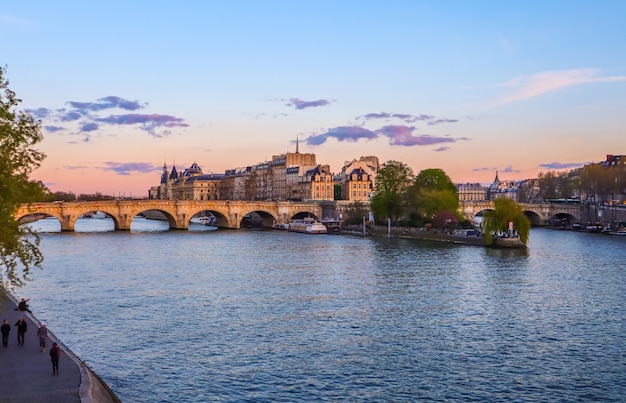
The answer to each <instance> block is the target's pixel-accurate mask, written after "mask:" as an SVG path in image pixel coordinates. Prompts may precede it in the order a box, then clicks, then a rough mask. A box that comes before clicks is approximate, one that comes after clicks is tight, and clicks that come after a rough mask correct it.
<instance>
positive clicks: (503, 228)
mask: <svg viewBox="0 0 626 403" xmlns="http://www.w3.org/2000/svg"><path fill="white" fill-rule="evenodd" d="M493 206H494V209H493V210H490V211H486V212H485V214H484V216H483V231H484V232H485V240H486V242H487V245H491V244H493V237H494V235H497V234H504V233H507V232H508V231H509V223H513V228H514V231H516V233H517V235H518V236H519V239H520V241H521V242H522V243H523V244H524V245H527V244H528V235H529V234H530V220H529V219H528V217H526V216H525V215H524V212H523V211H522V208H521V207H520V206H519V205H518V204H517V203H516V202H515V201H513V200H511V199H509V198H506V197H499V198H497V199H495V200H494V201H493Z"/></svg>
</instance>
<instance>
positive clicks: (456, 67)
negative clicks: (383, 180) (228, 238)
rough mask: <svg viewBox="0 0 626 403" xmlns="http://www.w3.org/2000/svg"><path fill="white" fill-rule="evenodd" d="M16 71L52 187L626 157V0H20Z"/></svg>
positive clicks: (540, 168) (140, 191)
mask: <svg viewBox="0 0 626 403" xmlns="http://www.w3.org/2000/svg"><path fill="white" fill-rule="evenodd" d="M0 36H1V37H2V41H0V65H2V66H5V67H6V72H5V73H6V74H5V76H6V77H5V78H8V80H9V88H10V89H11V90H13V91H14V92H16V94H17V97H18V98H21V99H22V103H21V104H20V106H19V108H20V109H22V110H26V111H29V112H30V113H32V114H33V115H34V116H35V117H36V118H37V119H40V120H41V122H42V133H43V136H44V140H43V141H42V142H41V143H39V144H38V145H37V146H36V148H37V149H38V150H40V151H42V152H44V153H45V154H46V155H47V157H46V159H45V160H44V161H43V163H42V165H41V167H39V168H38V169H37V170H36V171H35V172H34V173H33V179H37V180H41V181H43V182H44V183H45V184H46V186H48V187H49V188H50V189H51V190H52V191H62V192H73V193H76V194H80V193H88V194H91V193H97V192H100V193H102V194H108V195H115V196H125V197H147V194H148V189H149V188H150V186H155V185H158V183H159V181H160V175H161V173H162V171H163V165H164V164H166V165H167V167H168V169H171V167H172V166H173V165H175V166H176V168H177V169H178V170H179V171H180V170H183V169H185V168H187V167H189V166H190V165H191V164H192V163H193V162H196V163H197V164H198V165H199V166H200V167H201V168H202V169H203V171H204V172H205V173H209V172H213V173H223V172H224V171H225V170H227V169H233V168H238V167H246V166H251V165H254V164H257V163H259V162H264V161H269V160H271V159H272V156H274V155H280V154H284V153H286V152H295V150H296V142H297V143H298V147H299V151H300V152H301V153H314V154H316V157H317V162H318V163H319V164H328V165H330V167H331V171H332V172H334V173H339V172H340V171H341V168H342V166H343V165H344V163H345V162H346V161H351V160H353V159H359V158H360V157H361V156H369V155H375V156H377V157H378V158H379V159H380V162H381V163H384V162H386V161H391V160H394V161H400V162H403V163H405V164H407V165H408V166H409V167H410V168H411V169H412V170H413V172H414V173H415V174H417V173H419V172H420V171H421V170H423V169H429V168H440V169H443V170H444V171H445V172H446V173H447V174H448V176H449V177H450V178H451V179H452V181H454V182H456V183H466V182H472V183H475V182H479V183H490V182H492V181H493V179H494V177H495V174H496V172H497V173H498V175H499V178H500V179H501V180H521V179H529V178H535V177H537V175H538V174H539V173H541V172H548V171H563V170H571V169H574V168H577V167H581V166H583V165H584V164H588V163H591V162H599V161H602V160H604V159H606V155H607V154H616V155H622V154H626V140H625V137H624V135H625V134H626V132H625V128H626V40H625V38H626V1H622V0H614V1H602V0H600V1H597V2H590V1H577V0H568V1H561V0H551V1H545V0H542V1H534V0H529V1H488V0H477V1H449V0H438V1H434V0H433V1H419V0H411V1H396V0H390V1H368V0H360V1H351V0H344V1H325V0H321V1H308V2H307V1H272V0H268V1H252V0H250V1H238V0H233V1H211V0H206V1H176V2H174V1H140V0H136V1H116V0H111V1H107V2H87V1H69V0H68V1H63V0H61V1H55V2H50V1H43V0H30V1H28V2H17V1H14V2H8V3H6V4H3V6H2V7H1V8H0Z"/></svg>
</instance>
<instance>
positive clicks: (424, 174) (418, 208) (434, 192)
mask: <svg viewBox="0 0 626 403" xmlns="http://www.w3.org/2000/svg"><path fill="white" fill-rule="evenodd" d="M408 194H409V202H410V205H411V206H412V208H413V210H414V212H415V213H416V215H417V216H418V217H419V218H420V219H421V220H422V221H423V222H432V221H433V220H434V219H435V217H436V216H437V215H439V214H440V213H443V212H446V213H448V214H452V215H455V216H456V218H457V219H456V220H455V222H456V221H459V220H460V219H461V217H460V213H459V195H458V190H457V188H456V185H455V184H454V183H453V182H452V180H451V179H450V177H448V175H447V174H446V173H445V172H444V171H443V170H442V169H439V168H430V169H424V170H422V171H420V173H419V174H418V175H417V177H416V178H415V181H414V182H413V185H412V186H411V188H410V189H409V191H408Z"/></svg>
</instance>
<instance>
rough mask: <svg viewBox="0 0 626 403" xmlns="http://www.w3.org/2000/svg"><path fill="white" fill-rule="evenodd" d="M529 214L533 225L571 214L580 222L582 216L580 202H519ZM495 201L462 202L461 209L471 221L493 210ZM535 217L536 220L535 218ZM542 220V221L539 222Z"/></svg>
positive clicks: (570, 215)
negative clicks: (484, 212)
mask: <svg viewBox="0 0 626 403" xmlns="http://www.w3.org/2000/svg"><path fill="white" fill-rule="evenodd" d="M518 204H519V206H520V207H521V208H522V210H523V211H524V213H525V214H526V215H527V216H530V217H529V218H530V219H531V222H533V225H543V223H545V222H547V221H549V220H550V219H551V218H553V217H556V216H569V217H571V218H572V219H573V220H575V221H578V222H580V220H581V218H582V214H581V206H580V205H579V204H575V203H571V204H562V203H540V204H530V203H518ZM493 208H494V207H493V202H491V201H484V202H462V203H461V211H462V212H463V215H464V216H465V217H466V218H467V219H468V220H470V221H472V220H474V218H475V217H476V215H477V214H479V213H482V212H483V211H485V210H493ZM533 219H534V220H533ZM539 221H541V223H539Z"/></svg>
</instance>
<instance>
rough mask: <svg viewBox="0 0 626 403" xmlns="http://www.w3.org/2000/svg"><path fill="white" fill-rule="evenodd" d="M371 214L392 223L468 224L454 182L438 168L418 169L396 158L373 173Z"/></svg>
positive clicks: (443, 226)
mask: <svg viewBox="0 0 626 403" xmlns="http://www.w3.org/2000/svg"><path fill="white" fill-rule="evenodd" d="M370 205H371V208H372V212H373V213H374V217H376V219H377V220H378V221H379V222H380V221H382V220H385V221H386V220H387V219H389V220H391V223H392V224H393V225H395V226H407V227H421V226H425V225H435V226H436V227H438V228H454V227H456V226H458V225H459V224H461V225H463V226H470V225H471V223H468V222H466V221H465V220H464V218H463V216H462V215H461V214H460V212H459V196H458V193H457V189H456V186H455V185H454V183H453V182H452V180H451V179H450V177H448V175H447V174H446V173H445V172H444V171H443V170H441V169H439V168H430V169H425V170H423V171H420V172H419V174H418V175H417V176H415V175H414V174H413V171H412V170H411V168H409V167H408V166H407V165H406V164H404V163H402V162H398V161H389V162H387V163H385V164H383V166H382V167H381V168H380V170H379V171H378V175H376V188H375V190H374V196H372V199H371V202H370Z"/></svg>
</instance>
